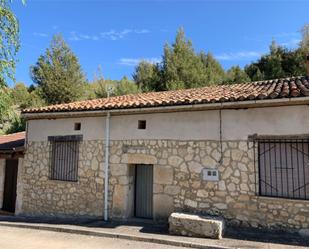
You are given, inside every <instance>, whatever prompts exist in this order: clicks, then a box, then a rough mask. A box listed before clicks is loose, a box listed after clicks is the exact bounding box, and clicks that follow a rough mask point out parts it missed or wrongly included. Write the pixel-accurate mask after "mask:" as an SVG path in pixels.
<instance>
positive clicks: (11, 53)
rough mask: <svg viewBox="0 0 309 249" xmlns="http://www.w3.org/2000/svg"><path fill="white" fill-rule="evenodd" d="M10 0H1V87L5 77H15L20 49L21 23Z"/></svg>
mask: <svg viewBox="0 0 309 249" xmlns="http://www.w3.org/2000/svg"><path fill="white" fill-rule="evenodd" d="M10 2H11V1H8V0H0V87H1V86H4V85H5V81H6V80H5V78H6V77H8V78H11V79H14V71H15V62H16V60H15V56H16V54H17V52H18V50H19V47H20V46H19V23H18V20H17V18H16V16H15V15H14V13H13V12H12V11H11V9H10V6H9V3H10Z"/></svg>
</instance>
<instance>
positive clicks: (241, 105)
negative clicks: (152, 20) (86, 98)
mask: <svg viewBox="0 0 309 249" xmlns="http://www.w3.org/2000/svg"><path fill="white" fill-rule="evenodd" d="M306 104H309V98H308V97H298V98H281V99H264V100H245V101H235V102H220V103H210V104H209V103H205V104H186V105H173V106H158V107H140V108H127V109H110V110H106V109H105V110H94V111H92V110H86V111H59V112H40V113H22V117H23V118H24V119H25V120H33V119H56V118H73V117H93V116H106V114H107V113H111V114H114V115H132V114H141V113H144V114H145V113H158V112H160V113H162V112H182V111H201V110H219V109H245V108H260V107H278V106H293V105H306Z"/></svg>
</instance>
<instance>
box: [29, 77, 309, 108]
mask: <svg viewBox="0 0 309 249" xmlns="http://www.w3.org/2000/svg"><path fill="white" fill-rule="evenodd" d="M305 96H309V79H308V77H302V76H300V77H291V78H285V79H274V80H265V81H257V82H252V83H244V84H234V85H218V86H209V87H201V88H195V89H185V90H176V91H165V92H150V93H139V94H135V95H124V96H116V97H110V98H102V99H94V100H85V101H79V102H73V103H68V104H59V105H51V106H46V107H41V108H30V109H26V110H24V111H23V113H43V112H65V111H87V110H106V109H123V108H140V107H159V106H172V105H186V104H201V103H218V102H233V101H245V100H262V99H276V98H297V97H305Z"/></svg>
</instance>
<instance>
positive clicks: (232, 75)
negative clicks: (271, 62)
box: [224, 66, 250, 84]
mask: <svg viewBox="0 0 309 249" xmlns="http://www.w3.org/2000/svg"><path fill="white" fill-rule="evenodd" d="M249 81H250V78H249V76H248V75H247V74H246V72H245V71H244V70H242V69H241V68H240V67H239V66H233V67H231V68H230V69H229V70H227V72H226V80H225V82H224V83H225V84H236V83H245V82H249Z"/></svg>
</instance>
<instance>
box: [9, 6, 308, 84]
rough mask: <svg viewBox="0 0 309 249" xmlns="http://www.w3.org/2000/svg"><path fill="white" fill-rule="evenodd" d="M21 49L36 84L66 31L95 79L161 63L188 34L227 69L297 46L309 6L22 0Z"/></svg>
mask: <svg viewBox="0 0 309 249" xmlns="http://www.w3.org/2000/svg"><path fill="white" fill-rule="evenodd" d="M12 8H13V11H14V12H15V14H16V15H17V17H18V19H19V21H20V30H21V49H20V51H19V53H18V59H19V62H18V64H17V71H16V80H17V81H23V82H25V83H26V84H27V85H29V84H31V83H32V81H31V78H30V74H29V67H30V66H31V65H33V64H35V62H36V60H37V58H38V57H39V55H40V54H42V53H44V51H45V49H46V48H47V47H48V45H49V43H50V40H51V37H52V35H53V34H55V33H61V34H62V35H63V36H64V38H65V40H66V41H67V42H68V44H69V45H70V47H71V48H72V50H73V51H74V53H75V54H76V55H77V56H78V58H79V61H80V63H81V65H82V68H83V70H84V72H85V74H86V76H87V78H88V79H89V80H91V79H92V78H93V75H94V73H95V72H96V70H97V68H98V66H99V65H100V66H101V68H102V72H103V75H104V77H105V78H111V79H120V78H121V77H122V76H123V75H127V76H129V77H131V75H132V73H133V71H134V67H135V65H136V63H137V62H138V61H139V60H140V59H142V58H143V59H146V60H149V61H153V62H156V61H159V60H160V59H161V56H162V51H163V45H164V44H165V43H166V42H169V43H171V42H173V40H174V38H175V34H176V31H177V29H178V28H179V27H180V26H182V27H184V29H185V33H186V35H187V37H189V38H190V39H191V40H192V42H193V45H194V48H195V49H196V51H200V50H204V51H206V52H208V51H210V52H212V53H213V54H214V55H215V57H216V58H217V59H218V60H219V61H220V63H222V65H223V66H224V68H226V69H227V68H229V67H231V66H232V65H240V66H244V65H246V64H247V63H249V62H251V61H253V60H255V59H256V58H258V57H259V56H260V54H263V53H265V52H267V51H268V47H269V44H270V42H271V40H272V39H273V38H274V39H275V40H276V41H277V42H278V43H279V44H283V45H286V46H288V47H295V46H297V43H298V42H299V39H300V37H301V36H300V33H299V31H300V29H301V27H302V26H303V25H304V24H306V23H309V16H308V9H309V1H297V0H294V1H286V0H285V1H283V0H282V1H275V0H273V1H258V0H256V1H249V0H248V1H244V0H238V1H232V0H231V1H227V0H226V1H221V0H218V1H207V0H205V1H202V0H200V1H197V0H195V1H194V0H193V1H189V0H187V1H186V0H179V1H176V0H166V1H163V0H150V1H146V0H135V1H134V0H132V1H130V0H127V1H125V0H114V1H105V0H101V1H99V0H97V1H93V0H92V1H91V0H89V1H86V0H64V1H61V0H48V1H44V0H27V4H26V6H23V5H22V4H21V3H20V1H19V0H15V1H14V2H13V5H12Z"/></svg>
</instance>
